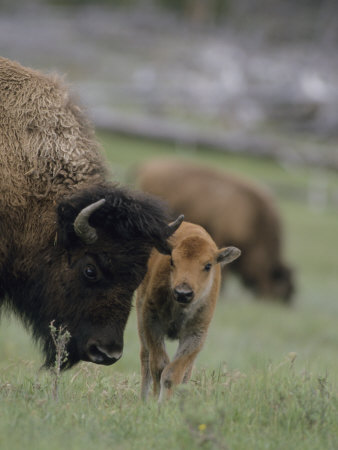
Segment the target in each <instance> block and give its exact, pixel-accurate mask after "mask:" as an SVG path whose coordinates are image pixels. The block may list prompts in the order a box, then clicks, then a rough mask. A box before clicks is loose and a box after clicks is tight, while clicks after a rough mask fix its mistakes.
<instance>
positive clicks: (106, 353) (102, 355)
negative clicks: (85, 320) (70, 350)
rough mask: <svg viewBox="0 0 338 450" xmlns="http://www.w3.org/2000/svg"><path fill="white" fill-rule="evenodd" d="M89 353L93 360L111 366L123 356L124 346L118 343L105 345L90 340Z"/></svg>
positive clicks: (90, 358)
mask: <svg viewBox="0 0 338 450" xmlns="http://www.w3.org/2000/svg"><path fill="white" fill-rule="evenodd" d="M87 354H88V358H89V360H90V361H91V362H93V363H96V364H104V365H107V366H109V365H111V364H114V363H115V362H116V361H118V360H119V359H120V358H121V356H122V348H121V347H120V346H118V345H103V344H101V343H99V342H95V341H89V342H88V344H87Z"/></svg>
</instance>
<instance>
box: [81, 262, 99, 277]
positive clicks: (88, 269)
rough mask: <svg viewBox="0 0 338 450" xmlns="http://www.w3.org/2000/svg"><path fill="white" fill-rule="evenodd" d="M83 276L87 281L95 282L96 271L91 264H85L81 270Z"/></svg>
mask: <svg viewBox="0 0 338 450" xmlns="http://www.w3.org/2000/svg"><path fill="white" fill-rule="evenodd" d="M83 274H84V276H85V277H86V278H88V280H91V281H95V280H96V279H97V270H96V267H95V266H94V265H93V264H87V265H86V266H85V267H84V269H83Z"/></svg>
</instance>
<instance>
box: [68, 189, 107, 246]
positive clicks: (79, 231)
mask: <svg viewBox="0 0 338 450" xmlns="http://www.w3.org/2000/svg"><path fill="white" fill-rule="evenodd" d="M105 201H106V200H105V199H104V198H102V199H101V200H98V201H97V202H94V203H91V204H90V205H88V206H86V207H85V208H83V209H82V210H81V211H80V212H79V214H78V215H77V217H76V219H75V220H74V231H75V233H76V235H77V236H78V237H79V238H80V239H81V240H82V241H83V242H85V243H86V244H93V243H94V242H95V241H96V240H97V233H96V230H95V228H94V227H92V226H90V225H89V217H90V216H91V215H92V214H93V212H94V211H96V210H97V209H98V208H100V206H102V205H103V204H104V203H105Z"/></svg>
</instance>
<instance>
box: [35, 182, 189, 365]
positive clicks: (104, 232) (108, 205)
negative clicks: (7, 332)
mask: <svg viewBox="0 0 338 450" xmlns="http://www.w3.org/2000/svg"><path fill="white" fill-rule="evenodd" d="M57 212H58V231H57V239H56V243H55V244H54V246H50V247H53V248H52V249H51V248H47V249H46V250H45V252H44V253H42V254H41V255H40V262H41V264H40V266H41V267H40V270H39V271H38V279H36V280H35V286H38V287H39V288H40V292H38V293H37V295H36V297H37V298H39V297H41V296H43V302H41V301H40V303H39V305H38V306H36V308H35V309H39V311H38V312H37V311H34V314H35V316H37V315H38V316H39V323H38V324H37V322H36V320H35V321H33V320H32V321H31V322H32V323H33V328H34V332H35V336H36V337H37V338H38V339H41V338H42V342H43V345H44V350H45V354H46V363H45V364H46V366H50V365H51V364H53V362H54V357H55V349H54V345H53V342H52V340H51V339H50V337H49V328H48V327H49V323H50V322H51V321H52V320H54V321H55V322H54V323H55V326H58V325H63V326H65V327H66V328H67V330H68V331H69V332H70V334H71V340H70V342H69V344H68V348H67V351H68V359H67V361H66V363H65V364H64V367H65V368H66V367H71V366H72V365H73V364H75V363H77V362H78V361H80V360H84V361H91V362H94V363H97V364H105V365H109V364H113V363H114V362H116V361H117V360H118V359H119V358H120V357H121V355H122V351H123V333H124V328H125V326H126V323H127V319H128V315H129V312H130V309H131V303H132V297H133V293H134V291H135V289H136V288H137V287H138V285H139V284H140V283H141V281H142V279H143V277H144V275H145V273H146V270H147V261H148V258H149V255H150V251H151V249H152V248H153V247H155V248H157V249H158V250H159V251H160V252H161V253H165V254H168V253H170V247H169V245H168V243H167V239H168V237H169V236H171V234H172V233H173V232H174V231H175V230H176V229H177V228H178V226H179V225H180V223H181V221H182V219H183V218H179V219H178V220H177V221H175V222H172V223H170V224H169V217H168V216H167V214H166V212H165V208H164V207H163V205H162V204H161V203H160V201H159V200H156V199H155V198H153V197H151V196H148V195H145V194H142V193H137V192H131V191H128V190H126V189H122V188H117V187H114V186H112V185H108V184H107V185H103V186H101V185H100V186H96V187H94V188H91V189H88V190H85V191H82V192H80V193H76V194H74V195H72V196H70V197H69V198H68V199H66V200H64V201H62V202H61V203H60V204H59V206H58V211H57ZM34 289H37V288H36V287H35V288H34Z"/></svg>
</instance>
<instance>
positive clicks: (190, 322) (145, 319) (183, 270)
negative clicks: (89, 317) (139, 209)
mask: <svg viewBox="0 0 338 450" xmlns="http://www.w3.org/2000/svg"><path fill="white" fill-rule="evenodd" d="M171 244H172V248H173V249H172V254H171V256H164V255H161V254H160V253H158V252H157V251H156V250H154V251H153V252H152V254H151V257H150V259H149V264H148V271H147V274H146V277H145V279H144V280H143V282H142V284H141V286H140V287H139V288H138V290H137V301H136V307H137V319H138V330H139V337H140V342H141V352H140V358H141V374H142V386H141V395H142V398H143V399H146V397H147V394H148V390H149V387H150V383H151V381H153V388H154V395H156V396H157V395H159V401H162V400H164V399H165V398H168V397H170V396H171V394H172V390H173V388H174V387H175V385H177V384H179V383H182V381H183V382H187V381H189V379H190V376H191V371H192V366H193V363H194V361H195V359H196V356H197V355H198V353H199V352H200V350H201V348H202V346H203V344H204V341H205V338H206V335H207V331H208V327H209V324H210V321H211V319H212V316H213V313H214V309H215V306H216V301H217V298H218V294H219V287H220V278H221V271H220V265H225V264H228V263H230V262H231V261H233V260H234V259H236V258H238V256H239V255H240V253H241V252H240V250H238V248H235V247H228V248H223V249H221V250H219V249H218V248H217V246H216V244H215V242H214V241H213V240H212V238H211V237H210V235H209V234H208V233H207V232H206V231H205V230H204V229H203V228H202V227H200V226H198V225H194V224H192V223H188V222H183V223H182V225H181V227H180V228H179V229H178V231H176V233H175V234H174V235H173V236H172V238H171ZM165 337H168V338H169V339H178V340H179V346H178V349H177V351H176V354H175V356H174V358H173V360H172V361H171V362H170V361H169V357H168V355H167V353H166V351H165V345H164V339H165Z"/></svg>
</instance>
